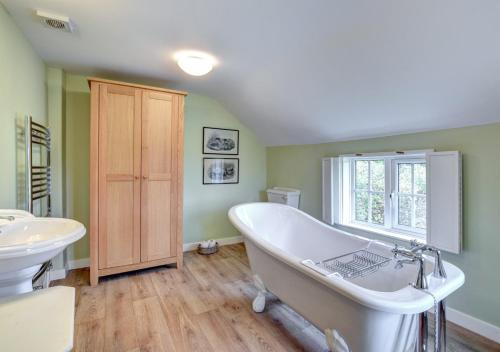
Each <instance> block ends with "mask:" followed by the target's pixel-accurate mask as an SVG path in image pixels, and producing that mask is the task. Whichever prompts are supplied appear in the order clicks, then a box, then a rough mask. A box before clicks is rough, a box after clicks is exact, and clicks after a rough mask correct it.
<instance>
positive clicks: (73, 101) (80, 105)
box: [64, 74, 90, 260]
mask: <svg viewBox="0 0 500 352" xmlns="http://www.w3.org/2000/svg"><path fill="white" fill-rule="evenodd" d="M64 92H65V99H64V105H65V106H64V114H65V117H64V124H65V128H64V131H65V135H64V145H65V150H64V154H65V155H64V166H65V167H64V171H65V177H64V180H65V185H64V186H65V199H64V205H65V214H64V215H65V217H67V218H71V219H75V220H77V221H80V222H81V223H82V224H84V225H85V227H86V228H87V229H88V228H89V152H90V91H89V87H88V84H87V79H86V78H85V77H83V76H79V75H72V74H66V75H65V84H64ZM88 257H89V241H88V234H86V235H85V236H84V237H83V238H82V239H81V240H79V241H78V242H77V243H75V244H74V245H73V246H70V247H69V248H68V251H67V258H68V260H73V259H82V258H88Z"/></svg>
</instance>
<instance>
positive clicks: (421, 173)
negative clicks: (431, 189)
mask: <svg viewBox="0 0 500 352" xmlns="http://www.w3.org/2000/svg"><path fill="white" fill-rule="evenodd" d="M414 167H415V170H414V172H415V174H414V179H415V193H416V194H425V188H426V187H425V179H426V175H425V163H420V164H415V166H414Z"/></svg>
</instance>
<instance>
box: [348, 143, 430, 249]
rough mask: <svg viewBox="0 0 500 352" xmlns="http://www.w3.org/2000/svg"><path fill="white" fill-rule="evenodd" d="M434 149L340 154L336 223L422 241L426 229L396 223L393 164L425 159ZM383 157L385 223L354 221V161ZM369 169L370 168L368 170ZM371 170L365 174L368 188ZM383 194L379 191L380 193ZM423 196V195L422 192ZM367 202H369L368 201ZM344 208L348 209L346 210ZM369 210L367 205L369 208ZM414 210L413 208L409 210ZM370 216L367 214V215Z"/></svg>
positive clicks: (369, 192)
mask: <svg viewBox="0 0 500 352" xmlns="http://www.w3.org/2000/svg"><path fill="white" fill-rule="evenodd" d="M432 151H433V150H418V151H407V152H394V153H368V154H366V153H364V154H354V155H341V156H340V158H341V162H340V163H341V164H342V166H343V167H342V169H343V170H342V172H341V175H342V179H341V182H340V185H341V186H340V188H341V200H340V202H339V204H340V209H339V217H338V218H339V223H340V225H343V226H348V227H354V228H358V229H362V230H364V231H369V232H375V233H377V234H381V235H384V236H389V237H395V238H398V239H403V240H410V239H418V240H420V241H425V239H426V230H423V229H418V228H411V227H407V226H402V225H398V223H397V222H398V221H397V219H398V218H397V210H398V208H397V206H398V204H397V192H396V190H397V188H396V187H397V181H398V177H397V176H398V175H397V168H396V165H397V164H396V163H405V162H406V163H409V162H410V163H411V162H414V163H416V162H418V163H420V162H423V163H425V162H426V159H425V153H427V152H432ZM381 159H382V160H384V163H385V190H384V192H383V193H384V201H385V202H384V224H383V225H382V224H376V223H372V222H364V221H357V220H355V218H354V212H355V210H354V196H355V192H356V191H355V189H354V185H355V180H354V177H355V170H354V168H355V161H356V160H367V161H369V160H381ZM369 171H370V170H369ZM370 177H371V175H370V173H369V174H368V178H369V181H368V182H369V185H368V187H369V188H370ZM371 193H379V192H372V191H371V189H368V194H369V202H370V200H371V196H370V194H371ZM380 193H382V192H380ZM423 196H424V197H425V195H423ZM369 204H370V203H369ZM346 209H347V211H346ZM369 209H370V207H369ZM412 212H413V209H412ZM368 218H369V219H370V213H369V214H368Z"/></svg>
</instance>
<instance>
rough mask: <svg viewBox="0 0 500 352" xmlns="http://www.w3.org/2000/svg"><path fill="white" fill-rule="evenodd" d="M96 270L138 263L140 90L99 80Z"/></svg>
mask: <svg viewBox="0 0 500 352" xmlns="http://www.w3.org/2000/svg"><path fill="white" fill-rule="evenodd" d="M98 149H99V269H105V268H111V267H116V266H122V265H129V264H134V263H139V262H140V221H141V219H140V211H141V209H140V205H141V204H140V195H141V189H140V187H141V185H140V173H141V90H140V89H135V88H132V87H125V86H119V85H111V84H101V85H100V94H99V148H98Z"/></svg>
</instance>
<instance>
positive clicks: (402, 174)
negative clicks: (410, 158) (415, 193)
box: [398, 164, 412, 193]
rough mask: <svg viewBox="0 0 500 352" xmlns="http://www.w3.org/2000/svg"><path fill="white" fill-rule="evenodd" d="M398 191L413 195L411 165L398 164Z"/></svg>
mask: <svg viewBox="0 0 500 352" xmlns="http://www.w3.org/2000/svg"><path fill="white" fill-rule="evenodd" d="M398 191H399V192H401V193H412V190H411V164H398Z"/></svg>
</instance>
